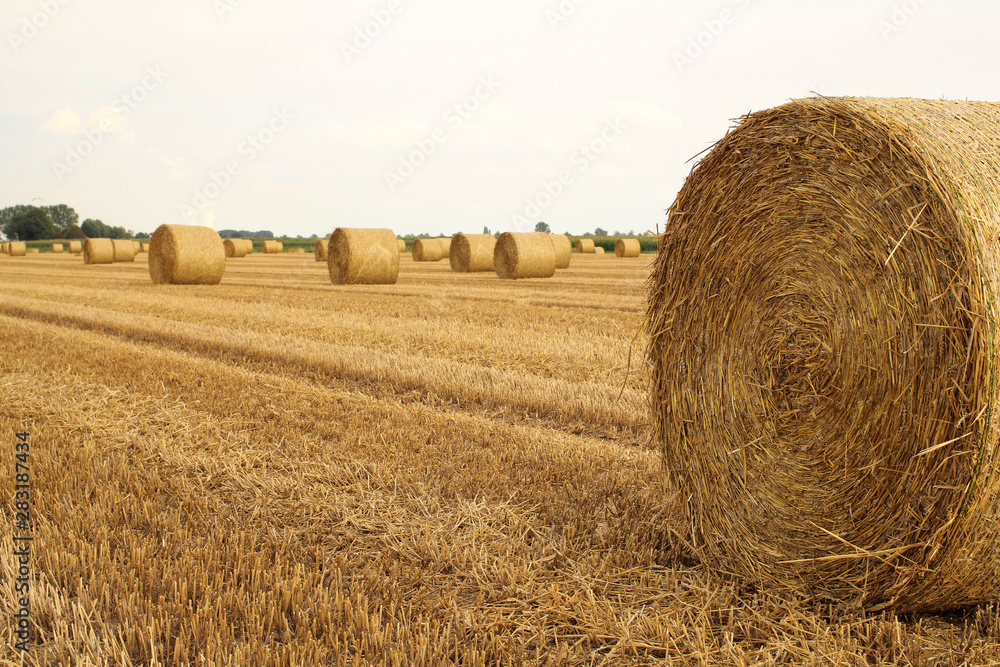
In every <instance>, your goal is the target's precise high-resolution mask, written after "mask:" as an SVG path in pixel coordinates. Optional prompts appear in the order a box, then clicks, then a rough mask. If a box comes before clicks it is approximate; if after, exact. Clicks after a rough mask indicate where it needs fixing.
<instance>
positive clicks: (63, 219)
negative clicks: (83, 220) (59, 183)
mask: <svg viewBox="0 0 1000 667" xmlns="http://www.w3.org/2000/svg"><path fill="white" fill-rule="evenodd" d="M42 210H44V211H45V212H46V213H48V214H49V218H50V219H51V220H52V224H54V225H55V226H56V227H57V228H59V229H66V228H67V227H70V226H73V225H79V224H80V216H79V215H78V214H77V212H76V211H74V210H73V208H72V207H70V206H67V205H66V204H56V205H55V206H43V207H42Z"/></svg>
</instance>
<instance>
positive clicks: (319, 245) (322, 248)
mask: <svg viewBox="0 0 1000 667" xmlns="http://www.w3.org/2000/svg"><path fill="white" fill-rule="evenodd" d="M329 243H330V241H329V239H319V240H318V241H316V245H315V246H313V253H315V255H316V261H317V262H325V261H326V251H327V244H329Z"/></svg>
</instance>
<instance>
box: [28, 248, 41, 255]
mask: <svg viewBox="0 0 1000 667" xmlns="http://www.w3.org/2000/svg"><path fill="white" fill-rule="evenodd" d="M40 252H41V250H39V249H38V248H28V249H27V254H28V255H37V254H38V253H40Z"/></svg>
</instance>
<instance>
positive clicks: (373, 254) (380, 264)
mask: <svg viewBox="0 0 1000 667" xmlns="http://www.w3.org/2000/svg"><path fill="white" fill-rule="evenodd" d="M327 267H328V268H329V270H330V280H331V282H333V283H334V284H337V285H391V284H393V283H395V282H396V278H397V277H398V275H399V244H398V243H396V234H395V233H394V232H393V231H392V230H391V229H348V228H344V227H338V228H337V229H335V230H333V234H332V235H331V236H330V242H329V245H328V246H327Z"/></svg>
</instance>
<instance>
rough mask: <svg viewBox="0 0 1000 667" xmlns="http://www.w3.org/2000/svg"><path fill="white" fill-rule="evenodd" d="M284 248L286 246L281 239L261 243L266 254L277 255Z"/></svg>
mask: <svg viewBox="0 0 1000 667" xmlns="http://www.w3.org/2000/svg"><path fill="white" fill-rule="evenodd" d="M284 249H285V246H284V245H283V244H282V243H281V241H264V243H262V244H261V251H262V252H263V253H264V254H265V255H277V254H278V253H280V252H281V251H282V250H284Z"/></svg>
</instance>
